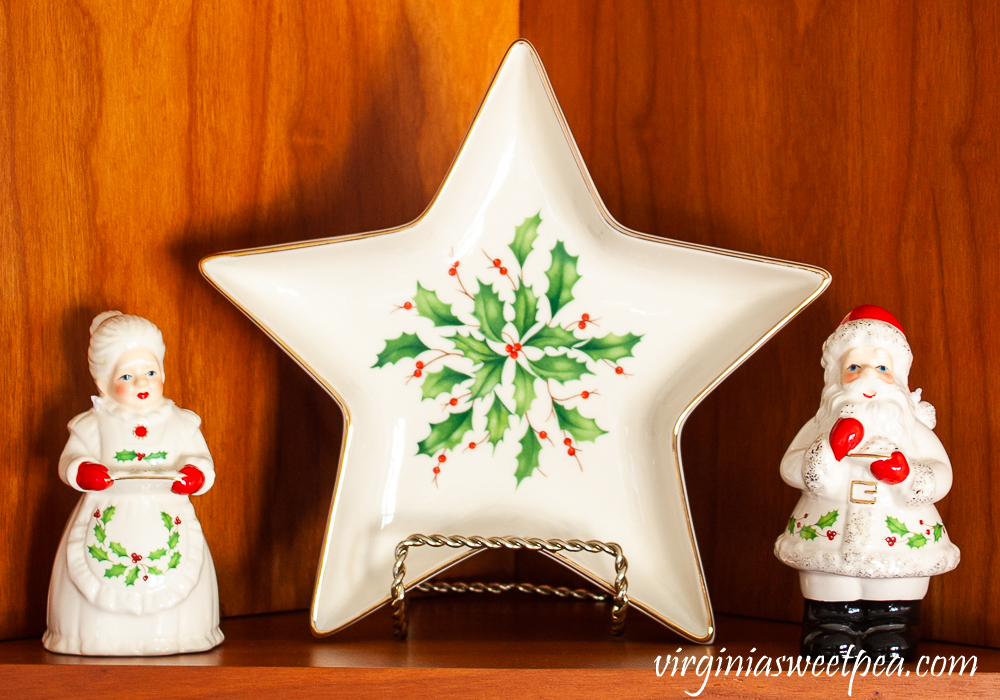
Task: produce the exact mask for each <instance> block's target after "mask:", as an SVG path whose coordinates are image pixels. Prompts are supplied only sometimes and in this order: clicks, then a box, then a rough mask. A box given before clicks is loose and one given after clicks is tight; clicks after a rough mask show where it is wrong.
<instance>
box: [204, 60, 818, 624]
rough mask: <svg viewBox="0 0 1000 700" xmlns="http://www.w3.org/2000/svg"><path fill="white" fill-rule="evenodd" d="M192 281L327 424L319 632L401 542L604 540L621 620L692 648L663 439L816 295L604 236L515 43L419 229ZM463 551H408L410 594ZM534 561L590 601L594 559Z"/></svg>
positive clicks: (700, 254) (614, 227)
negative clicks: (624, 574)
mask: <svg viewBox="0 0 1000 700" xmlns="http://www.w3.org/2000/svg"><path fill="white" fill-rule="evenodd" d="M663 157H667V155H664V156H663ZM386 196H392V195H391V193H386ZM495 260H499V261H500V262H499V265H497V264H495V262H494V261H495ZM456 265H457V266H456ZM501 268H503V269H501ZM202 271H203V273H204V274H205V276H206V277H207V278H208V279H209V280H210V281H211V282H212V283H213V284H214V285H216V287H217V288H218V289H219V290H220V291H221V292H222V293H223V294H225V295H226V296H227V297H228V298H229V299H230V300H231V301H232V302H233V303H234V304H236V305H237V306H238V307H239V308H240V309H242V310H243V311H244V312H245V313H246V314H247V315H248V316H249V317H250V318H251V319H252V320H253V321H254V322H255V323H257V324H258V325H259V326H260V327H261V328H262V329H263V330H264V331H265V332H267V333H268V334H269V335H270V336H271V337H272V338H273V339H274V340H275V342H277V343H278V344H279V345H281V347H282V348H284V349H285V350H286V351H287V352H288V353H289V354H290V355H291V356H292V357H293V358H295V359H296V360H297V361H298V362H299V363H300V364H301V365H302V366H303V367H304V368H305V369H306V370H307V371H308V372H309V373H310V374H312V376H313V377H314V378H315V379H316V380H317V381H318V382H320V383H321V384H322V385H323V386H324V387H325V388H326V389H327V391H329V393H330V394H331V395H332V396H333V397H334V398H335V399H336V400H337V401H338V402H339V404H340V405H341V407H342V408H343V410H344V413H345V417H346V420H345V424H346V426H347V427H346V428H345V433H346V434H345V439H344V443H343V444H344V451H343V454H342V458H341V466H340V472H339V474H338V478H337V486H336V489H335V493H334V498H333V505H332V508H331V511H330V518H329V521H328V525H327V532H326V539H325V542H324V547H323V553H322V560H321V562H320V567H319V576H318V580H317V583H316V593H315V596H314V600H313V607H312V625H313V630H314V631H315V632H316V633H317V634H327V633H332V632H335V631H337V630H339V629H341V628H343V627H344V626H346V625H348V624H350V623H352V622H354V621H356V620H357V619H359V618H360V617H361V616H363V615H365V614H367V613H368V612H370V611H371V610H373V609H374V608H376V607H378V606H379V605H382V604H384V603H385V602H386V601H387V600H388V597H389V587H390V583H391V579H392V577H391V569H392V564H393V551H394V549H395V547H396V545H397V543H398V542H400V541H401V540H403V539H405V538H406V537H408V536H409V535H411V534H413V533H417V532H419V533H424V534H433V533H441V534H446V535H452V534H460V535H488V536H491V535H517V536H523V537H542V538H560V539H571V538H580V539H585V540H587V539H598V540H603V541H614V542H618V543H619V544H620V545H621V546H622V548H623V550H624V554H625V556H626V557H627V558H628V560H629V569H628V579H629V593H630V595H631V598H632V601H633V604H634V605H636V606H637V607H639V608H641V609H642V610H644V611H646V612H647V613H649V614H650V615H652V616H653V617H654V618H656V619H657V620H659V621H660V622H662V623H663V624H665V625H667V626H668V627H670V628H672V629H674V630H676V631H677V632H679V633H680V634H682V635H684V636H685V637H688V638H690V639H692V640H696V641H702V642H706V641H709V640H711V638H712V636H713V634H714V623H713V618H712V611H711V606H710V603H709V599H708V593H707V591H706V589H705V584H704V577H703V574H702V569H701V562H700V560H699V557H698V551H697V545H696V543H695V538H694V532H693V529H692V526H691V520H690V517H689V513H688V504H687V495H686V492H685V487H684V477H683V472H682V470H681V457H680V431H681V428H682V426H683V424H684V421H685V419H686V418H687V416H688V414H689V413H690V412H691V410H692V409H693V408H694V406H695V405H697V403H698V402H699V401H700V400H701V399H702V398H703V397H704V396H705V395H706V394H707V393H708V392H709V391H710V390H711V389H712V388H713V387H715V386H716V385H717V384H718V383H719V382H720V381H721V380H722V379H723V378H724V377H725V376H726V375H727V374H729V373H730V372H731V371H732V370H733V369H734V368H735V367H736V366H737V365H739V364H740V363H741V362H742V361H743V360H745V359H746V358H747V357H748V356H749V355H750V354H751V353H752V352H753V351H754V350H756V349H757V348H758V347H759V346H760V345H761V344H762V343H764V342H765V341H766V340H767V339H768V338H769V337H770V336H771V335H773V334H774V333H775V332H777V330H778V329H779V328H781V327H782V326H783V325H784V324H785V323H787V322H788V321H789V320H790V319H791V318H792V317H793V316H794V315H795V314H797V313H798V312H799V311H801V310H802V309H803V308H804V307H805V306H806V305H807V304H809V303H810V302H811V301H812V300H813V299H815V298H816V297H817V296H818V295H819V294H820V293H822V291H823V290H824V289H825V288H826V286H827V285H828V284H829V280H830V277H829V275H828V274H827V273H826V272H825V271H823V270H820V269H818V268H814V267H810V266H806V265H799V264H795V263H786V262H780V261H776V260H770V259H765V258H759V257H754V256H750V255H744V254H740V253H733V252H729V251H723V250H716V249H710V248H705V247H699V246H693V245H688V244H684V243H680V242H677V241H670V240H664V239H659V238H653V237H649V236H645V235H643V234H639V233H636V232H633V231H630V230H628V229H625V228H624V227H622V226H621V225H620V224H618V223H617V222H615V221H614V220H613V219H612V218H611V216H610V215H609V214H608V212H607V211H606V210H605V208H604V206H603V204H602V203H601V200H600V198H599V197H598V195H597V192H596V190H595V189H594V186H593V183H592V182H591V179H590V176H589V175H588V173H587V171H586V168H585V166H584V164H583V161H582V159H581V158H580V155H579V152H578V151H577V148H576V145H575V143H574V142H573V139H572V136H571V135H570V133H569V129H568V128H567V126H566V123H565V120H564V119H563V116H562V113H561V111H560V110H559V107H558V104H557V103H556V101H555V98H554V96H553V94H552V90H551V87H550V85H549V83H548V80H547V78H546V77H545V73H544V70H543V68H542V66H541V63H540V61H539V59H538V56H537V54H536V53H535V51H534V49H533V48H532V47H531V46H530V44H528V43H527V42H523V41H521V42H517V43H516V44H514V45H513V46H512V47H511V49H510V51H509V52H508V54H507V56H506V57H505V59H504V62H503V64H502V65H501V67H500V69H499V71H498V73H497V76H496V78H495V80H494V83H493V85H492V86H491V88H490V90H489V92H488V93H487V96H486V98H485V100H484V102H483V105H482V106H481V108H480V111H479V113H478V115H477V116H476V119H475V121H474V122H473V125H472V127H471V128H470V130H469V133H468V135H467V137H466V140H465V143H464V144H463V146H462V148H461V151H460V152H459V154H458V156H457V157H456V159H455V162H454V163H453V165H452V169H451V171H450V172H449V174H448V176H447V177H446V179H445V181H444V183H443V184H442V186H441V189H440V191H439V192H438V194H437V196H436V197H435V199H434V201H433V202H432V203H431V205H430V207H429V208H428V209H427V211H425V212H424V214H423V215H421V217H420V218H418V219H417V220H416V221H414V222H412V223H411V224H408V225H406V226H403V227H401V228H398V229H393V230H389V231H379V232H373V233H367V234H362V235H358V236H352V237H347V238H338V239H326V240H321V241H306V242H302V243H298V244H292V245H286V246H278V247H274V248H264V249H257V250H250V251H240V252H235V253H228V254H222V255H217V256H212V257H210V258H206V259H205V260H204V261H203V262H202ZM456 336H458V339H457V340H456V339H453V338H455V337H456ZM515 354H516V356H515ZM418 362H419V363H420V364H418ZM452 400H454V403H452ZM542 433H544V435H542ZM567 440H568V444H567ZM470 443H472V444H474V445H475V446H474V447H471V446H470ZM442 457H443V458H444V459H443V460H442ZM435 468H437V471H435ZM463 556H467V553H462V552H459V553H456V551H454V550H446V551H442V550H441V549H431V548H427V547H421V548H417V549H415V550H412V551H411V553H410V555H409V558H408V560H407V568H408V572H409V573H408V581H407V583H408V584H415V583H417V582H419V581H420V580H422V579H425V578H427V577H429V576H431V575H433V574H434V573H435V572H437V571H440V570H441V569H443V568H444V567H446V566H448V565H450V564H452V563H454V562H455V561H457V560H458V559H460V558H462V557H463ZM554 558H556V559H557V560H558V561H560V562H562V563H564V564H566V565H567V566H570V567H572V568H573V569H575V570H577V571H579V572H580V573H582V574H583V575H585V576H587V577H588V578H590V579H591V580H593V581H595V582H597V583H598V584H600V585H602V586H604V587H607V588H610V584H609V582H611V581H613V577H614V570H613V566H612V559H611V557H608V556H607V555H596V554H586V553H582V554H569V555H565V556H564V555H555V556H554Z"/></svg>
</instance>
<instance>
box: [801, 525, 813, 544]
mask: <svg viewBox="0 0 1000 700" xmlns="http://www.w3.org/2000/svg"><path fill="white" fill-rule="evenodd" d="M817 536H818V535H817V534H816V530H815V529H814V528H813V526H812V525H806V526H805V527H804V528H802V529H801V530H799V537H801V538H802V539H804V540H814V539H816V537H817Z"/></svg>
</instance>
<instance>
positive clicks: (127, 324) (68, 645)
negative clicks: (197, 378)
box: [42, 311, 222, 656]
mask: <svg viewBox="0 0 1000 700" xmlns="http://www.w3.org/2000/svg"><path fill="white" fill-rule="evenodd" d="M164 350H165V348H164V345H163V337H162V336H161V334H160V331H159V329H158V328H157V327H156V326H155V325H153V324H152V323H150V322H149V321H147V320H146V319H144V318H141V317H139V316H126V315H124V314H122V313H120V312H118V311H106V312H104V313H102V314H100V315H99V316H97V318H95V319H94V322H93V324H92V325H91V327H90V352H89V354H88V357H89V360H90V373H91V375H92V376H93V378H94V381H95V382H96V383H97V389H98V392H99V394H100V396H95V397H93V401H94V407H93V408H92V409H91V410H89V411H87V412H86V413H81V414H80V415H78V416H77V417H76V418H74V419H73V420H72V421H70V423H69V430H70V438H69V442H67V443H66V449H65V450H63V453H62V457H61V458H60V459H59V476H60V477H61V478H62V480H63V481H65V482H66V483H67V484H69V485H70V486H72V487H73V488H75V489H77V490H78V491H82V492H83V496H82V497H81V498H80V502H79V503H78V504H77V507H76V510H75V511H74V512H73V514H72V515H71V516H70V519H69V522H68V523H67V524H66V530H65V531H64V532H63V536H62V541H61V542H60V544H59V551H58V553H57V554H56V561H55V565H54V566H53V569H52V581H51V583H50V585H49V609H48V630H47V631H46V632H45V636H44V637H43V638H42V642H43V644H44V645H45V648H46V649H48V650H49V651H54V652H59V653H63V654H87V655H99V656H128V655H154V654H176V653H182V652H193V651H203V650H205V649H210V648H212V647H214V646H216V645H217V644H219V643H220V642H222V632H221V631H220V630H219V594H218V586H217V583H216V578H215V567H214V565H213V564H212V555H211V554H210V553H209V551H208V545H207V544H206V542H205V537H204V535H203V534H202V531H201V526H200V524H199V523H198V519H197V518H196V517H195V514H194V508H193V507H192V506H191V501H190V499H189V498H188V496H191V495H195V496H198V495H201V494H203V493H205V492H206V491H208V489H210V488H211V487H212V482H213V481H214V480H215V470H214V469H213V465H212V457H211V455H210V454H209V452H208V446H207V445H206V444H205V438H204V437H202V434H201V430H200V429H199V426H200V425H201V419H200V418H198V416H196V415H195V414H194V413H192V412H190V411H185V410H184V409H182V408H178V407H177V405H176V404H174V402H173V401H171V400H170V399H167V398H164V396H163V379H164V376H163V354H164Z"/></svg>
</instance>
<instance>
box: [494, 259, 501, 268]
mask: <svg viewBox="0 0 1000 700" xmlns="http://www.w3.org/2000/svg"><path fill="white" fill-rule="evenodd" d="M493 267H500V258H495V259H494V260H493Z"/></svg>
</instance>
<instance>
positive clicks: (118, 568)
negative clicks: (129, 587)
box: [104, 564, 125, 578]
mask: <svg viewBox="0 0 1000 700" xmlns="http://www.w3.org/2000/svg"><path fill="white" fill-rule="evenodd" d="M124 573H125V566H124V564H112V565H111V566H110V567H109V568H107V569H105V570H104V578H114V577H115V576H121V575H122V574H124Z"/></svg>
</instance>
